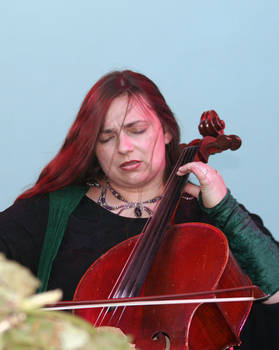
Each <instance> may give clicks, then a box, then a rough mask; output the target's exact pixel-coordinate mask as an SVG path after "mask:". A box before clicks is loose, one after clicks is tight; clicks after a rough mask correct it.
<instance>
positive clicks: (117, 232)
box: [0, 195, 279, 350]
mask: <svg viewBox="0 0 279 350" xmlns="http://www.w3.org/2000/svg"><path fill="white" fill-rule="evenodd" d="M48 206H49V203H48V195H38V196H36V197H33V198H30V199H25V200H20V201H18V202H17V203H16V204H14V205H13V206H11V207H10V208H8V209H7V210H5V211H4V212H2V213H1V214H0V251H3V252H4V253H5V254H6V256H7V257H8V258H10V259H13V260H16V261H18V262H20V263H21V264H23V265H25V266H27V267H29V268H30V269H31V270H32V272H33V273H34V274H35V275H36V273H37V266H38V262H39V258H40V252H41V248H42V243H43V239H44V234H45V231H46V227H47V221H48ZM250 215H251V216H252V218H253V220H254V221H255V222H256V223H257V225H258V226H260V227H261V229H262V230H263V232H264V233H266V234H268V235H270V233H269V232H268V231H267V230H266V229H265V228H264V226H263V224H262V221H261V219H260V218H259V217H258V216H256V215H253V214H250ZM195 221H196V222H207V223H211V222H210V219H209V218H208V217H207V216H206V215H205V214H204V213H203V212H202V211H201V209H200V207H199V205H198V203H197V201H196V200H195V199H193V198H189V197H186V199H185V198H184V199H182V200H181V203H180V206H179V208H178V211H177V215H176V222H177V223H179V222H195ZM145 223H146V219H140V218H126V217H122V216H118V215H116V214H113V213H111V212H109V211H107V210H106V209H104V208H102V207H100V206H99V205H98V204H96V203H95V202H94V201H92V200H91V199H89V198H88V197H87V196H84V197H83V199H82V200H81V202H80V204H79V205H78V207H77V208H76V209H75V211H74V212H73V214H72V215H71V216H70V219H69V222H68V226H67V229H66V231H65V234H64V237H63V241H62V243H61V246H60V248H59V251H58V254H57V257H56V258H55V261H54V263H53V269H52V271H51V275H50V280H49V286H48V289H55V288H60V289H62V291H63V295H64V297H63V299H64V300H71V299H72V298H73V294H74V291H75V289H76V286H77V284H78V282H79V280H80V278H81V277H82V276H83V274H84V273H85V271H86V270H87V268H88V267H89V266H90V265H91V264H92V263H93V261H94V260H96V259H97V258H98V257H99V256H101V255H102V254H103V253H105V252H106V251H107V250H108V249H110V248H111V247H113V246H114V245H116V244H118V243H119V242H121V241H123V240H126V239H127V238H129V237H132V236H134V235H136V234H139V233H140V232H141V230H142V228H143V226H144V224H145ZM278 315H279V304H277V305H272V306H265V305H263V304H255V305H254V306H253V312H251V314H250V316H249V319H250V320H249V322H247V323H246V325H245V329H244V333H243V345H242V346H241V349H253V350H255V349H258V348H259V349H275V348H276V349H277V346H275V347H272V346H271V344H274V343H276V344H278V345H279V339H278V336H277V332H276V331H275V329H274V332H273V333H272V332H271V330H272V327H273V328H274V326H272V325H273V322H274V320H275V319H276V320H277V324H279V316H278ZM259 331H261V334H263V335H264V336H263V337H261V336H260V335H259V334H260V333H259ZM256 335H257V336H256ZM267 341H270V345H269V346H267ZM254 343H255V344H254ZM252 344H253V345H252ZM252 346H253V347H252Z"/></svg>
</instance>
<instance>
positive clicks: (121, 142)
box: [118, 131, 134, 154]
mask: <svg viewBox="0 0 279 350" xmlns="http://www.w3.org/2000/svg"><path fill="white" fill-rule="evenodd" d="M133 149H134V146H133V143H132V140H131V139H130V137H129V136H128V135H127V134H125V132H123V131H122V132H121V133H120V135H119V137H118V152H119V153H122V154H125V153H128V152H131V151H133Z"/></svg>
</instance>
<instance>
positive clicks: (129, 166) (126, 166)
mask: <svg viewBox="0 0 279 350" xmlns="http://www.w3.org/2000/svg"><path fill="white" fill-rule="evenodd" d="M140 165H141V162H140V161H138V160H130V161H128V162H123V163H121V164H120V168H121V169H122V170H125V171H129V170H135V169H137V168H138V167H139V166H140Z"/></svg>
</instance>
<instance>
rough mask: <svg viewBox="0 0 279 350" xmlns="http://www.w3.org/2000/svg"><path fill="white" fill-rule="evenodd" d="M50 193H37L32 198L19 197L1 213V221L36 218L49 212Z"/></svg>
mask: <svg viewBox="0 0 279 350" xmlns="http://www.w3.org/2000/svg"><path fill="white" fill-rule="evenodd" d="M48 202H49V196H48V194H42V195H37V196H34V197H31V198H26V199H19V200H17V201H16V202H15V203H14V204H13V205H11V206H10V207H9V208H7V209H6V210H4V211H3V212H1V213H0V222H3V221H6V220H25V219H26V220H27V219H28V218H30V217H32V219H33V220H34V219H36V218H38V217H40V216H41V215H45V214H46V212H47V213H48Z"/></svg>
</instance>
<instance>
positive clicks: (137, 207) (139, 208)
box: [88, 181, 162, 218]
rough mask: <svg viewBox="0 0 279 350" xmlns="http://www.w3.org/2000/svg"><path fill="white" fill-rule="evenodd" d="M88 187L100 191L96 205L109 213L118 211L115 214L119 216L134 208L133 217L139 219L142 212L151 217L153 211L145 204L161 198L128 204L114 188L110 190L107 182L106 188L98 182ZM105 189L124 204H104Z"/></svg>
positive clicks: (110, 187)
mask: <svg viewBox="0 0 279 350" xmlns="http://www.w3.org/2000/svg"><path fill="white" fill-rule="evenodd" d="M88 185H89V186H91V187H93V186H95V187H98V188H100V189H101V194H100V197H99V199H98V201H97V203H98V204H99V205H100V206H101V207H103V208H105V209H107V210H110V211H114V210H118V209H120V210H119V211H118V212H117V215H120V214H121V213H122V212H123V211H124V210H127V209H131V208H134V213H135V216H136V217H137V218H140V217H141V216H142V212H143V211H146V212H147V213H148V215H149V216H152V214H153V210H152V209H150V208H149V207H147V206H146V205H145V204H148V203H156V202H158V201H159V200H160V199H161V198H162V196H156V197H154V198H152V199H148V200H147V201H144V202H129V201H128V200H127V199H125V198H123V197H122V196H121V194H120V193H118V192H117V191H116V190H115V189H114V188H112V186H111V184H110V183H109V182H108V181H107V183H106V187H104V186H102V185H100V184H99V183H98V182H94V183H89V184H88ZM107 189H109V190H110V192H111V193H112V195H113V196H114V197H115V198H117V199H118V200H120V201H121V202H124V203H125V204H120V205H115V206H112V205H109V204H108V203H107V202H106V194H107Z"/></svg>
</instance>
